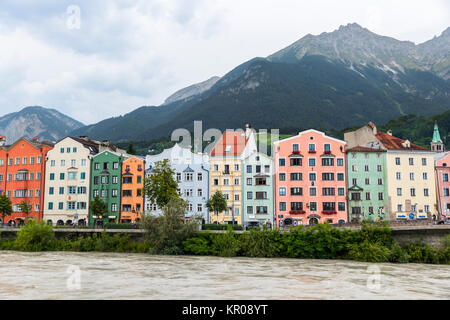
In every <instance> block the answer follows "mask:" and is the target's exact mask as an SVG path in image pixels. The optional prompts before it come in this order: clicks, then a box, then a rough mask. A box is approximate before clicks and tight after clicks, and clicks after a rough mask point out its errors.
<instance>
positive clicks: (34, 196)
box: [0, 137, 53, 226]
mask: <svg viewBox="0 0 450 320" xmlns="http://www.w3.org/2000/svg"><path fill="white" fill-rule="evenodd" d="M0 138H1V137H0ZM5 140H6V139H4V138H1V139H0V193H1V194H6V195H7V196H8V197H9V198H10V199H11V202H12V207H13V213H12V215H11V216H6V217H5V221H3V223H4V224H9V225H15V226H18V225H22V224H23V223H24V222H25V219H26V218H27V215H26V214H25V213H24V212H22V211H21V210H20V206H19V204H20V203H22V202H24V201H25V202H26V203H27V204H28V205H29V207H30V212H29V214H28V217H33V218H36V220H40V219H42V216H43V210H44V208H43V203H44V180H45V179H44V177H45V157H46V156H47V152H48V151H49V150H51V149H52V148H53V144H52V143H51V142H39V141H38V140H37V139H33V140H32V141H29V140H27V139H25V138H21V139H19V140H17V141H16V142H15V143H13V144H12V145H10V146H7V145H5V144H4V143H5ZM0 219H1V217H0Z"/></svg>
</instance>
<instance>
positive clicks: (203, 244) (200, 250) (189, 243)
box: [183, 233, 212, 256]
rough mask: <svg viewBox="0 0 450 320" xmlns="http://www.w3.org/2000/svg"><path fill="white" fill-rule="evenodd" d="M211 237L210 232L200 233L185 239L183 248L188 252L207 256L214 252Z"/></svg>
mask: <svg viewBox="0 0 450 320" xmlns="http://www.w3.org/2000/svg"><path fill="white" fill-rule="evenodd" d="M211 245H212V243H211V237H210V234H209V233H199V234H196V235H195V237H192V238H189V239H186V240H185V241H183V250H184V252H186V253H190V254H194V255H200V256H205V255H209V254H212V250H211Z"/></svg>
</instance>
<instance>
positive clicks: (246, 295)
mask: <svg viewBox="0 0 450 320" xmlns="http://www.w3.org/2000/svg"><path fill="white" fill-rule="evenodd" d="M0 299H213V300H215V299H233V300H234V299H250V300H251V299H288V300H290V299H450V266H448V265H425V264H371V263H361V262H354V261H344V260H300V259H255V258H220V257H200V256H152V255H147V254H128V253H82V252H39V253H26V252H25V253H24V252H13V251H1V252H0Z"/></svg>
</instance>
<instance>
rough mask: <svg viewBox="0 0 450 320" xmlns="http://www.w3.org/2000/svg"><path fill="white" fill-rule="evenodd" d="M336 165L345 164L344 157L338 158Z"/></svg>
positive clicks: (341, 165)
mask: <svg viewBox="0 0 450 320" xmlns="http://www.w3.org/2000/svg"><path fill="white" fill-rule="evenodd" d="M336 165H337V166H338V167H343V166H344V159H343V158H337V160H336Z"/></svg>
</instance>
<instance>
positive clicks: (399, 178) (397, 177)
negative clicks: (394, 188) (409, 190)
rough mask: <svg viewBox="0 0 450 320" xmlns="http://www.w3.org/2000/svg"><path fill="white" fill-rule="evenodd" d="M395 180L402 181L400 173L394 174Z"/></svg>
mask: <svg viewBox="0 0 450 320" xmlns="http://www.w3.org/2000/svg"><path fill="white" fill-rule="evenodd" d="M395 178H396V179H397V180H401V179H402V174H401V172H396V173H395Z"/></svg>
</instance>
